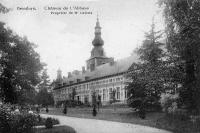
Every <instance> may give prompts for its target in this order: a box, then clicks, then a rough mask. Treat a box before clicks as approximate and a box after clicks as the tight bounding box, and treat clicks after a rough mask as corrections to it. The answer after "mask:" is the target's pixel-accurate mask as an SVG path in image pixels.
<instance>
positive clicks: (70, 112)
mask: <svg viewBox="0 0 200 133" xmlns="http://www.w3.org/2000/svg"><path fill="white" fill-rule="evenodd" d="M62 112H63V109H62V108H52V109H50V111H49V113H48V114H53V115H64V114H63V113H62ZM41 113H45V111H43V112H41ZM64 116H70V117H78V118H89V119H100V120H108V121H117V122H123V123H133V124H139V125H145V126H150V127H157V128H161V127H158V125H157V120H158V119H160V118H162V117H163V116H164V114H163V113H161V112H156V113H155V112H151V113H147V115H146V119H145V120H142V119H140V118H139V116H138V114H137V113H136V112H135V111H134V110H133V109H132V108H129V107H119V108H113V107H104V108H100V110H99V111H98V113H97V116H96V117H94V116H92V108H90V107H85V108H78V107H76V108H68V109H67V114H66V115H64ZM164 129H165V128H164Z"/></svg>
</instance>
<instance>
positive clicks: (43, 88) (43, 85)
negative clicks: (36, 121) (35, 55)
mask: <svg viewBox="0 0 200 133" xmlns="http://www.w3.org/2000/svg"><path fill="white" fill-rule="evenodd" d="M49 88H50V80H49V76H48V74H47V69H44V70H43V71H42V75H41V82H40V84H39V85H38V89H39V92H38V94H37V96H36V99H37V103H38V104H41V105H43V106H48V105H53V104H54V99H53V95H52V93H51V92H49V91H48V90H49Z"/></svg>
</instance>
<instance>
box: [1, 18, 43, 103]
mask: <svg viewBox="0 0 200 133" xmlns="http://www.w3.org/2000/svg"><path fill="white" fill-rule="evenodd" d="M35 47H36V45H35V44H33V43H31V42H29V41H28V40H27V38H26V37H24V38H22V37H20V36H18V35H16V34H14V33H13V31H11V30H10V29H8V28H6V27H5V24H4V23H2V22H0V95H1V97H2V98H3V101H4V102H11V103H16V102H19V98H20V97H23V96H26V95H25V93H26V91H28V90H33V89H34V87H35V86H36V85H37V84H38V83H39V82H40V77H39V72H40V70H42V68H43V65H42V63H41V62H40V56H39V54H38V53H37V52H35V50H34V48H35Z"/></svg>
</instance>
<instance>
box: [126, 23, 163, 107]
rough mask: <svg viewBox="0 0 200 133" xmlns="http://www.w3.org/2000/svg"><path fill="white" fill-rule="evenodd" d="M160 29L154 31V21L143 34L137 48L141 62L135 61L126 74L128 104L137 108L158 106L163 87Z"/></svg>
mask: <svg viewBox="0 0 200 133" xmlns="http://www.w3.org/2000/svg"><path fill="white" fill-rule="evenodd" d="M161 37H162V33H161V32H160V31H155V24H154V22H153V23H152V25H151V30H150V32H148V33H146V34H145V40H144V41H143V44H142V46H141V47H140V48H139V49H138V50H137V54H138V55H139V57H140V60H141V62H139V63H135V64H133V65H132V66H131V68H130V70H129V71H130V73H129V74H128V75H127V77H128V78H129V79H131V82H129V83H128V84H127V85H128V86H127V88H126V89H127V90H128V96H129V99H128V104H129V105H130V106H131V107H134V108H137V109H143V108H144V107H145V106H147V105H150V106H151V107H153V106H156V107H158V101H159V99H160V95H161V92H163V89H164V78H163V76H164V68H165V67H164V66H165V65H164V63H163V57H164V51H163V49H164V47H163V46H164V44H163V43H160V42H159V39H160V38H161Z"/></svg>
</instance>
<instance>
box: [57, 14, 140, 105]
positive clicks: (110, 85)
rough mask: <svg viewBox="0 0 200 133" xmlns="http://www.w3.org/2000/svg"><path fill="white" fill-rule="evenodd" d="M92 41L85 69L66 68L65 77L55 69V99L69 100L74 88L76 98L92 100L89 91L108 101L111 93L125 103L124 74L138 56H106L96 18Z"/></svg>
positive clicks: (89, 101) (107, 102)
mask: <svg viewBox="0 0 200 133" xmlns="http://www.w3.org/2000/svg"><path fill="white" fill-rule="evenodd" d="M92 44H93V46H94V47H93V49H92V51H91V57H90V58H89V59H88V60H87V61H86V66H87V67H86V69H85V67H82V71H78V70H74V71H73V72H69V73H68V76H67V77H62V72H61V70H58V72H57V79H56V82H55V83H56V85H55V88H54V89H53V95H54V100H55V103H57V102H59V101H65V100H69V99H70V98H71V96H72V93H73V90H75V92H76V96H75V99H76V100H78V101H81V102H83V103H91V102H92V95H95V96H96V97H98V98H97V99H98V100H100V101H101V103H102V104H103V105H106V104H109V103H110V101H112V100H113V97H115V99H116V101H118V102H121V103H126V99H127V90H125V85H126V84H125V82H126V78H125V74H126V73H127V72H128V70H129V68H130V67H131V65H132V64H133V63H134V62H135V61H136V60H137V58H136V56H130V57H127V58H125V59H121V60H118V61H114V58H108V57H106V55H105V52H104V49H103V45H104V41H103V40H102V38H101V27H100V23H99V20H98V18H97V22H96V26H95V38H94V40H93V41H92ZM114 92H115V93H114ZM113 94H114V95H113Z"/></svg>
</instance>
